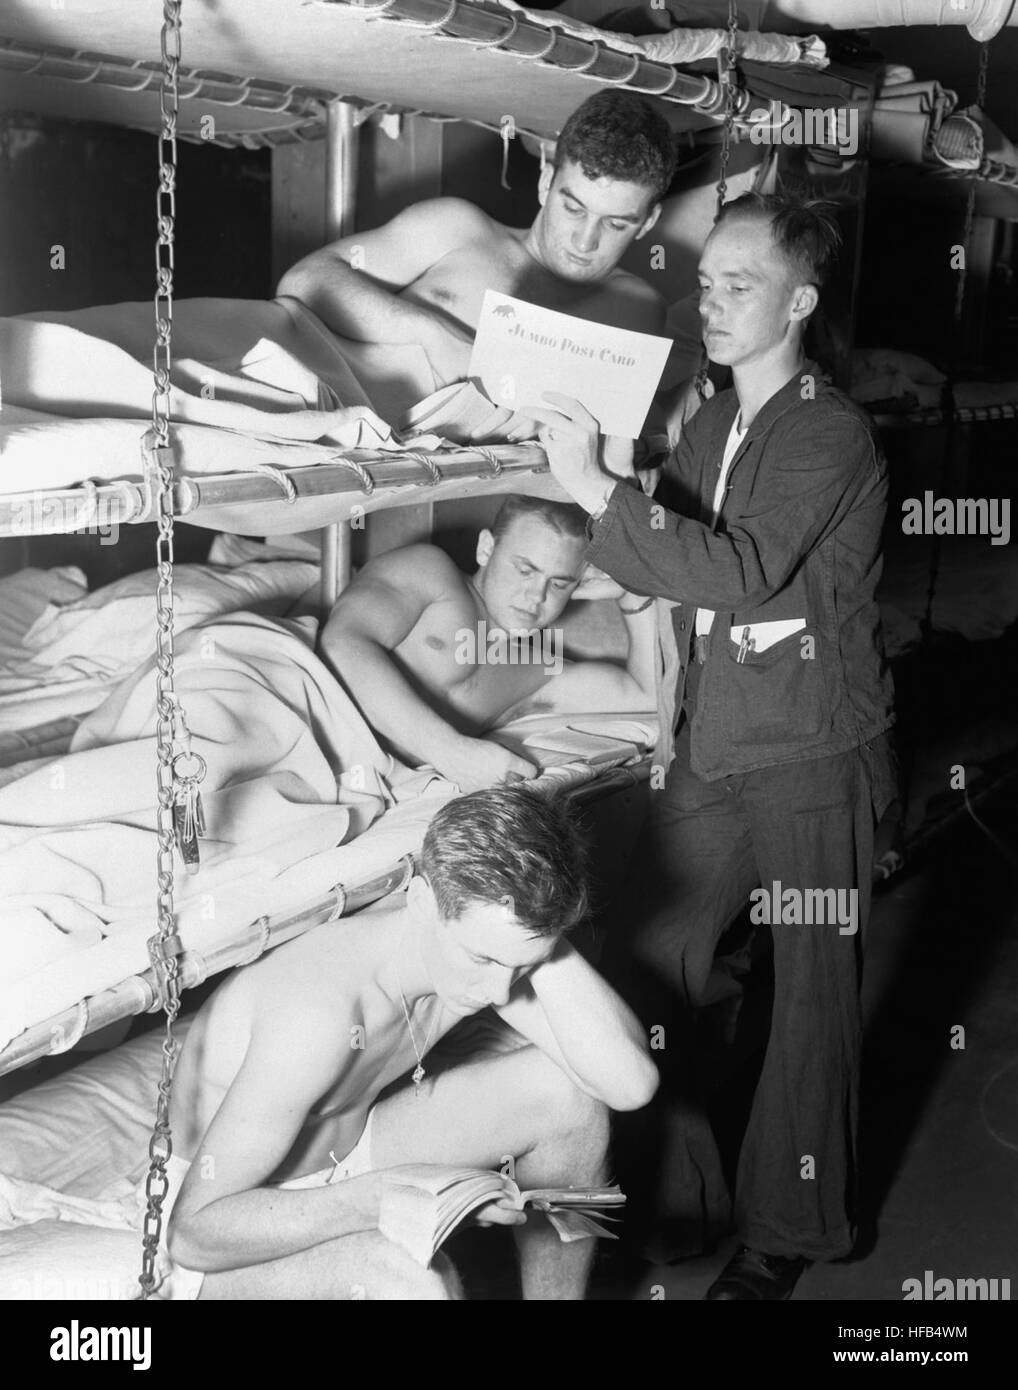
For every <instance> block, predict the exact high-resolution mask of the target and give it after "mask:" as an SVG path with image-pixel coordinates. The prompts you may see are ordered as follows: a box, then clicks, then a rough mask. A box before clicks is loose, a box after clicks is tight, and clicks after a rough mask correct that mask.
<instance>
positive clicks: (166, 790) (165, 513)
mask: <svg viewBox="0 0 1018 1390" xmlns="http://www.w3.org/2000/svg"><path fill="white" fill-rule="evenodd" d="M181 4H182V0H163V27H162V33H161V37H160V50H161V54H162V63H163V77H162V84H161V86H160V92H159V108H160V117H161V121H160V129H159V145H158V159H159V186H158V189H157V191H156V230H157V236H156V246H155V262H156V292H155V299H154V307H155V331H156V336H155V346H154V348H153V351H152V377H153V382H154V389H153V392H152V433H153V436H154V448H153V453H154V455H155V459H156V465H157V478H158V489H157V498H156V522H157V527H158V532H157V536H156V746H157V751H158V760H159V761H158V768H157V782H158V796H159V801H158V809H157V811H156V830H157V841H158V849H157V860H158V874H157V892H156V906H157V916H158V927H159V929H158V933H157V935H156V937H155V938H154V939H153V941H152V942H151V943H150V953H151V955H152V963H153V967H154V969H155V973H156V978H157V980H158V979H159V978H160V977H161V980H162V1000H163V1007H164V1009H165V1013H166V1034H165V1037H164V1038H163V1046H162V1069H161V1074H160V1078H159V1091H158V1098H157V1101H156V1117H155V1123H154V1125H153V1130H152V1137H151V1139H150V1140H149V1146H148V1154H149V1171H148V1176H147V1177H146V1179H145V1198H146V1212H145V1221H144V1229H143V1236H142V1247H143V1252H142V1272H141V1275H140V1276H139V1279H138V1282H139V1284H140V1285H141V1295H140V1297H141V1298H147V1297H148V1295H149V1294H150V1293H151V1292H152V1290H153V1288H154V1286H155V1260H156V1254H157V1251H158V1248H159V1241H160V1237H161V1235H162V1225H163V1215H162V1208H163V1202H164V1201H165V1198H166V1192H167V1188H168V1186H169V1181H168V1179H167V1176H166V1165H167V1163H168V1162H169V1159H170V1156H171V1154H172V1153H173V1139H172V1136H171V1134H170V1091H171V1087H172V1084H173V1071H174V1068H175V1066H176V1062H177V1053H178V1052H179V1050H180V1043H179V1042H178V1041H177V1039H176V1038H175V1037H174V1035H173V1025H174V1022H175V1020H176V1018H177V1015H178V1013H179V1012H180V979H179V976H180V965H179V959H178V955H177V947H178V945H179V943H178V942H177V941H176V937H175V931H174V928H175V919H174V911H173V873H174V863H173V851H174V844H175V840H174V833H173V801H174V777H173V734H174V715H175V712H176V699H175V696H174V687H173V483H174V467H173V451H172V448H171V447H170V368H171V365H172V356H171V338H172V332H173V270H174V261H173V252H174V226H175V221H176V182H177V111H178V104H179V90H178V79H179V70H180V10H181Z"/></svg>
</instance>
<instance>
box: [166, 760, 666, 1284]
mask: <svg viewBox="0 0 1018 1390" xmlns="http://www.w3.org/2000/svg"><path fill="white" fill-rule="evenodd" d="M397 897H398V898H399V900H398V901H397V900H396V899H394V898H392V897H390V898H388V899H386V900H384V901H383V902H381V903H378V904H376V905H375V906H374V907H371V908H367V909H365V910H364V911H362V912H359V913H356V914H355V915H354V916H352V917H349V918H346V919H344V920H342V921H339V922H334V923H331V924H326V925H325V926H321V927H316V928H314V929H312V930H311V931H309V932H306V933H305V934H304V935H303V936H301V937H298V938H297V939H296V940H293V941H289V942H287V943H285V944H284V945H282V946H279V947H277V948H276V950H274V951H271V952H269V953H268V954H267V955H265V956H263V957H262V958H261V959H260V960H258V961H257V962H255V963H254V964H253V965H249V966H246V967H244V968H242V969H239V970H235V971H234V972H233V973H232V974H231V975H230V977H229V978H228V979H227V980H226V981H225V983H223V984H222V985H220V987H219V989H217V990H216V992H215V993H214V994H213V995H212V996H211V998H210V999H209V1000H207V1001H206V1003H205V1004H204V1006H203V1007H202V1009H201V1011H200V1012H199V1013H198V1015H197V1017H196V1018H195V1021H194V1023H193V1024H192V1026H191V1030H190V1033H189V1034H188V1037H187V1038H186V1040H185V1042H184V1046H183V1050H182V1052H181V1056H180V1061H179V1063H178V1066H177V1072H176V1078H175V1084H174V1092H173V1101H172V1110H171V1123H172V1127H173V1137H174V1153H173V1156H172V1157H171V1159H170V1160H169V1164H168V1167H167V1178H168V1192H167V1199H166V1209H165V1213H164V1214H165V1215H167V1216H168V1235H167V1237H166V1240H167V1244H166V1245H165V1246H161V1247H160V1255H159V1260H158V1265H157V1274H158V1278H159V1286H158V1294H159V1296H160V1297H162V1298H169V1299H187V1298H192V1299H193V1298H201V1299H265V1298H269V1299H304V1298H313V1299H358V1298H362V1299H364V1298H366V1299H372V1300H374V1299H447V1298H455V1297H458V1296H459V1285H458V1281H457V1280H456V1277H455V1273H454V1271H453V1270H452V1269H451V1266H450V1265H449V1264H448V1262H447V1261H446V1260H445V1259H444V1258H443V1257H441V1256H440V1257H439V1259H438V1260H436V1261H435V1262H434V1264H433V1265H432V1267H431V1268H430V1269H423V1268H421V1267H420V1266H419V1265H417V1264H415V1263H414V1261H413V1260H412V1259H411V1258H410V1256H409V1255H406V1254H404V1252H403V1250H402V1249H401V1248H400V1247H399V1246H398V1245H396V1244H394V1243H393V1242H391V1241H389V1240H388V1239H386V1237H385V1236H383V1235H382V1234H381V1231H380V1229H379V1224H380V1222H382V1223H383V1224H384V1217H383V1212H384V1211H385V1209H386V1194H387V1192H389V1191H390V1190H391V1185H392V1183H393V1182H397V1183H398V1180H399V1174H398V1171H397V1172H396V1173H392V1174H391V1175H390V1174H389V1173H388V1172H387V1170H389V1169H393V1168H397V1169H398V1166H399V1165H401V1164H406V1163H435V1164H453V1165H455V1166H457V1167H462V1166H470V1167H486V1168H502V1167H503V1165H504V1164H505V1163H506V1161H507V1159H508V1157H509V1156H511V1157H512V1158H513V1160H514V1162H515V1176H516V1179H517V1181H518V1182H519V1183H520V1185H521V1186H522V1187H525V1188H528V1187H531V1188H532V1187H549V1186H553V1187H558V1186H567V1185H569V1184H575V1185H580V1186H586V1185H594V1184H598V1183H602V1182H604V1181H605V1179H606V1172H605V1164H606V1155H607V1144H608V1111H609V1109H615V1110H635V1109H638V1108H640V1107H642V1106H643V1105H645V1104H647V1103H648V1102H649V1100H650V1099H651V1097H652V1096H653V1094H654V1092H655V1090H656V1088H657V1083H658V1078H657V1070H656V1068H655V1066H654V1064H653V1062H652V1061H651V1058H650V1056H649V1053H648V1051H647V1045H646V1042H645V1040H644V1036H643V1034H642V1032H641V1030H640V1027H639V1024H638V1023H637V1021H636V1018H635V1016H634V1015H633V1014H632V1013H631V1012H630V1010H629V1009H628V1007H627V1006H626V1005H625V1004H624V1003H623V1002H622V1000H621V999H619V997H618V995H616V994H615V992H614V991H613V990H612V989H611V988H610V987H609V986H608V985H607V984H606V983H605V982H604V980H602V979H601V977H600V976H599V975H598V974H597V972H596V971H595V970H593V969H592V967H591V966H589V965H588V964H587V963H586V962H585V961H584V960H583V959H582V958H581V957H580V956H579V955H578V954H577V953H576V951H575V950H574V949H573V948H572V947H571V946H570V945H569V943H568V942H567V941H566V939H565V932H566V931H567V930H568V929H569V927H570V926H571V925H573V924H575V923H576V922H578V921H579V920H580V919H581V918H582V917H583V916H584V914H585V912H586V908H587V886H586V872H585V866H584V855H583V851H582V847H581V844H580V842H579V840H578V832H577V829H576V826H575V823H574V822H573V821H572V819H571V818H570V816H569V815H568V813H567V811H566V809H565V807H564V804H563V803H562V802H561V801H560V800H558V799H547V798H545V797H540V796H535V795H534V794H533V793H532V792H530V791H529V790H527V789H526V788H524V787H494V788H490V789H489V790H487V791H484V792H478V793H476V794H475V795H473V796H464V797H457V798H455V799H454V800H453V801H451V802H449V803H448V804H447V805H446V806H444V807H443V808H442V809H441V810H440V811H439V812H438V814H437V815H436V816H435V818H434V820H433V821H432V823H431V825H430V827H429V829H428V833H427V836H426V837H425V841H424V846H423V849H422V852H421V856H420V874H419V876H418V877H416V878H414V879H413V880H412V881H411V883H410V886H409V889H408V891H407V894H406V897H405V899H403V898H402V897H400V896H399V895H397ZM486 1007H493V1008H494V1009H495V1010H496V1011H497V1012H498V1013H499V1014H500V1015H501V1017H502V1018H503V1019H504V1020H505V1021H506V1022H507V1023H509V1024H510V1025H511V1026H512V1027H513V1028H515V1029H516V1030H517V1032H518V1033H519V1034H520V1035H522V1036H521V1037H520V1039H519V1042H520V1046H519V1047H517V1048H516V1049H515V1050H511V1051H508V1052H503V1053H501V1054H500V1055H494V1056H492V1055H485V1056H477V1055H475V1056H473V1057H472V1058H470V1059H469V1060H455V1059H452V1058H450V1057H447V1058H446V1065H444V1066H443V1065H441V1064H436V1062H435V1060H434V1059H433V1058H432V1057H431V1056H430V1055H429V1049H431V1048H432V1047H433V1046H434V1045H435V1044H436V1043H437V1042H438V1041H439V1039H440V1038H442V1037H443V1036H444V1035H445V1034H447V1033H448V1032H449V1031H450V1029H452V1028H453V1027H454V1026H455V1025H456V1024H457V1023H458V1022H460V1021H461V1020H462V1019H465V1018H468V1017H470V1016H472V1015H474V1014H476V1013H478V1012H479V1011H480V1010H482V1009H484V1008H486ZM526 1044H529V1045H526ZM415 1067H420V1068H421V1069H422V1070H423V1076H422V1077H419V1078H418V1079H419V1081H420V1086H419V1094H415V1091H416V1090H417V1087H411V1086H409V1085H405V1086H404V1087H403V1088H402V1089H395V1090H393V1089H391V1088H392V1087H393V1083H396V1082H398V1081H399V1079H400V1078H401V1077H402V1078H405V1077H406V1076H407V1073H408V1072H409V1071H410V1069H411V1068H415ZM475 1219H476V1220H478V1221H479V1222H480V1224H482V1225H485V1224H487V1225H491V1224H497V1225H511V1226H514V1227H515V1228H516V1229H515V1230H514V1235H515V1237H516V1243H517V1249H518V1252H519V1257H520V1270H521V1279H522V1289H523V1296H524V1297H525V1298H530V1299H577V1298H582V1297H583V1295H584V1290H585V1287H586V1281H587V1275H588V1271H589V1268H590V1263H591V1259H592V1256H593V1242H592V1241H589V1240H582V1241H577V1242H575V1243H572V1244H562V1243H560V1241H559V1239H558V1237H557V1235H556V1234H555V1232H554V1231H553V1230H552V1229H551V1227H550V1226H549V1225H548V1224H547V1222H546V1221H545V1219H544V1218H543V1217H541V1216H535V1215H529V1216H527V1217H524V1215H523V1213H521V1212H520V1211H518V1210H516V1209H514V1208H513V1207H512V1206H511V1204H510V1203H509V1202H508V1201H507V1200H506V1199H501V1200H499V1201H495V1202H491V1203H489V1204H488V1205H487V1206H485V1207H484V1208H482V1209H481V1210H480V1211H479V1212H478V1214H477V1217H476V1218H475ZM164 1229H167V1228H165V1227H164Z"/></svg>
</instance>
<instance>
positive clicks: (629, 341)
mask: <svg viewBox="0 0 1018 1390" xmlns="http://www.w3.org/2000/svg"><path fill="white" fill-rule="evenodd" d="M671 346H672V344H671V339H670V338H658V337H655V336H654V335H653V334H650V333H632V332H630V330H629V329H626V328H609V327H607V326H606V325H605V324H601V323H590V322H588V320H587V319H578V318H574V317H573V316H572V315H571V314H559V313H556V312H555V310H553V309H541V308H539V307H538V306H537V305H536V304H528V303H526V301H525V300H522V299H512V298H510V296H509V295H507V294H497V293H496V292H495V291H494V290H487V291H485V295H484V304H483V306H482V308H481V320H480V323H479V324H478V326H477V337H476V338H475V339H474V350H473V353H472V354H471V357H470V371H469V375H470V378H471V379H472V380H473V381H474V383H475V384H477V385H480V386H481V387H482V388H483V390H484V392H485V394H486V395H487V396H488V398H489V399H490V400H492V401H494V403H495V404H496V405H503V406H507V407H508V408H509V409H510V410H519V411H524V412H525V410H526V407H527V406H528V405H543V406H547V404H548V402H547V401H545V400H544V392H545V391H561V392H562V394H563V395H565V396H573V397H574V398H575V399H576V400H578V401H579V402H580V404H581V405H584V406H586V408H587V409H588V410H589V411H590V413H591V415H593V416H594V418H595V419H596V420H597V421H598V423H599V424H600V426H601V433H602V434H618V435H622V436H623V437H624V438H626V439H635V438H636V437H637V435H639V433H640V431H641V429H642V428H643V423H644V421H645V420H646V418H647V411H648V410H649V409H650V403H651V400H652V399H653V396H654V392H655V391H656V390H657V386H658V382H659V381H660V380H661V373H662V372H663V371H664V367H665V361H666V359H667V357H668V353H669V351H670V349H671Z"/></svg>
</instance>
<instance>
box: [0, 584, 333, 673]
mask: <svg viewBox="0 0 1018 1390" xmlns="http://www.w3.org/2000/svg"><path fill="white" fill-rule="evenodd" d="M318 576H319V570H318V566H317V565H315V564H312V563H310V562H308V561H303V560H260V561H252V562H250V563H249V564H245V565H241V566H240V567H239V568H237V569H220V568H218V567H216V566H214V565H177V566H176V567H175V570H174V581H173V598H174V604H173V607H174V630H175V631H176V632H183V631H184V630H185V629H186V628H189V627H195V626H197V625H198V624H199V623H203V622H207V621H208V620H209V619H211V618H215V617H219V616H221V615H222V614H224V613H235V612H237V611H238V610H240V609H247V610H254V611H256V612H259V613H264V614H269V615H272V614H282V613H285V612H286V611H287V609H288V608H289V607H290V605H291V604H292V603H294V602H295V601H296V600H297V599H298V598H300V597H301V595H302V594H304V593H305V592H306V591H307V590H308V589H309V588H310V587H311V585H312V584H314V583H315V581H316V580H317V579H318ZM155 611H156V610H155V571H154V570H143V571H141V572H140V573H138V574H129V575H126V576H125V577H124V578H123V579H118V580H116V581H115V582H114V583H113V584H107V585H105V586H104V587H103V588H101V589H96V591H95V592H94V593H91V594H89V595H88V596H87V598H82V599H78V600H77V601H76V602H74V603H70V604H66V605H65V606H63V607H61V608H57V607H55V606H52V605H51V606H50V607H48V608H47V609H46V611H45V612H44V613H43V614H42V616H41V617H40V618H38V619H37V620H36V622H34V623H33V624H32V627H31V628H30V629H29V631H28V632H27V633H26V634H25V636H24V639H23V643H24V646H25V648H26V650H28V651H29V652H30V653H31V657H32V660H33V661H34V662H36V663H37V664H39V665H41V666H59V665H62V664H64V663H65V662H71V663H74V665H75V666H76V667H77V668H78V669H81V668H82V667H83V666H85V667H91V668H93V669H97V670H100V671H102V672H104V673H106V674H113V673H115V672H117V671H120V670H123V669H125V668H129V669H132V670H133V669H134V667H136V666H137V665H138V664H139V663H140V662H142V661H145V660H147V658H148V657H149V656H150V655H151V654H152V652H153V651H154V649H155V630H156V628H155Z"/></svg>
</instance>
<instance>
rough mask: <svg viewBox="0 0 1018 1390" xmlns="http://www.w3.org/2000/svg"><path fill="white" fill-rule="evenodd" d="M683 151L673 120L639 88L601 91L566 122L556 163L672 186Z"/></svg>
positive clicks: (596, 175) (660, 187)
mask: <svg viewBox="0 0 1018 1390" xmlns="http://www.w3.org/2000/svg"><path fill="white" fill-rule="evenodd" d="M677 158H678V151H677V147H676V143H675V137H674V135H673V134H672V129H671V126H670V125H669V124H668V122H667V121H666V120H665V118H664V117H663V116H662V115H661V113H660V112H659V111H657V110H655V108H654V107H653V106H652V105H651V103H650V102H649V101H647V100H646V99H645V98H644V97H641V96H639V95H638V94H637V93H636V92H617V91H616V92H613V91H606V92H597V93H595V95H594V96H592V97H588V98H587V100H586V101H585V102H584V103H583V104H582V106H578V107H577V108H576V110H575V111H574V112H573V114H572V115H571V116H570V117H569V119H568V120H567V121H566V123H565V125H564V126H563V127H562V133H561V135H560V136H559V138H558V143H557V145H556V146H555V165H556V167H559V166H560V165H562V164H563V163H564V162H565V160H567V159H568V160H571V161H572V162H573V163H574V164H578V165H579V166H580V168H581V169H582V170H583V172H584V173H585V174H586V176H587V178H588V179H603V178H607V179H620V180H622V181H624V182H626V183H642V184H646V185H647V187H648V188H652V189H653V190H654V198H655V201H660V199H662V198H663V197H664V195H665V194H666V193H667V192H668V188H669V185H670V184H671V181H672V179H673V178H674V176H675V165H676V161H677Z"/></svg>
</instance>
